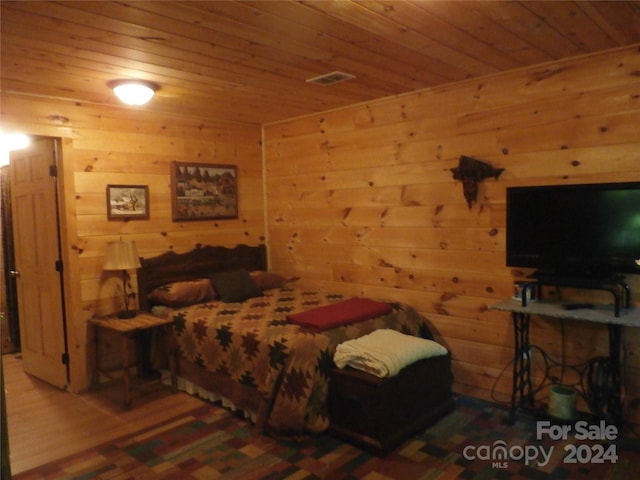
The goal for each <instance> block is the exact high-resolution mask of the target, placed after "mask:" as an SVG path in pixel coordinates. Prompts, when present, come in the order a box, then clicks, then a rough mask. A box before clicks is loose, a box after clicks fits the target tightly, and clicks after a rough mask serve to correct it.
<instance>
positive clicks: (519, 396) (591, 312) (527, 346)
mask: <svg viewBox="0 0 640 480" xmlns="http://www.w3.org/2000/svg"><path fill="white" fill-rule="evenodd" d="M491 309H492V310H501V311H506V312H511V316H512V320H513V326H514V334H515V343H514V352H513V353H514V357H513V383H512V391H511V413H510V415H509V422H512V421H514V420H515V414H516V411H517V409H518V408H521V407H524V408H533V407H534V397H535V394H536V393H537V392H538V391H540V389H541V388H542V387H543V386H546V385H541V386H540V387H538V388H537V389H536V390H534V389H533V385H532V383H533V382H532V378H531V367H532V359H531V352H532V350H531V349H532V348H534V347H535V348H536V349H537V350H539V351H540V352H543V350H542V348H540V347H537V346H535V345H533V344H532V343H531V342H530V340H529V323H530V317H531V315H540V316H543V317H547V318H551V319H554V318H555V319H558V320H564V319H567V320H574V321H584V322H593V323H598V324H601V325H606V326H607V328H608V331H609V353H608V355H607V356H605V357H595V358H592V359H590V360H589V362H588V365H589V368H588V369H587V370H585V371H584V372H582V373H581V382H580V385H579V386H580V387H581V388H577V389H576V390H577V391H578V393H580V394H581V395H583V396H584V397H585V400H587V404H588V406H589V408H590V410H591V412H592V413H593V414H594V415H595V416H596V417H597V418H600V419H606V420H609V421H611V422H612V423H613V424H615V425H620V424H621V423H622V413H623V412H622V397H621V391H622V379H623V374H622V373H623V372H622V362H621V347H622V338H623V337H624V328H625V327H635V328H640V308H633V307H631V308H627V309H625V310H624V311H622V312H621V315H620V316H619V317H614V316H612V315H611V307H610V306H608V305H594V306H593V308H585V309H578V310H567V309H565V308H563V305H562V304H561V303H559V302H553V301H546V300H541V301H537V302H533V303H531V305H529V306H526V305H522V304H521V302H520V301H519V300H513V299H508V300H505V301H502V302H500V303H498V304H496V305H492V306H491ZM543 357H544V359H545V370H546V371H545V379H550V380H552V382H553V383H556V382H555V381H553V379H552V378H551V376H550V374H549V366H548V364H547V361H546V359H547V356H546V354H543ZM561 365H562V366H566V367H571V366H570V365H564V361H563V362H562V364H561ZM574 370H575V368H574ZM585 375H586V377H585ZM583 377H584V378H583ZM595 377H598V379H599V380H597V381H593V380H594V379H595ZM583 379H584V380H586V383H587V385H586V387H584V386H583V385H584V384H583ZM585 388H586V390H585Z"/></svg>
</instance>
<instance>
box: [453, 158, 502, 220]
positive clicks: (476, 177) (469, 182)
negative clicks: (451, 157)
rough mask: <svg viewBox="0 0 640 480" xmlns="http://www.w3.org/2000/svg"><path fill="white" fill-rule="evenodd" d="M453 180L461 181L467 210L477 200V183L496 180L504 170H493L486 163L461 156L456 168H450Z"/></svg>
mask: <svg viewBox="0 0 640 480" xmlns="http://www.w3.org/2000/svg"><path fill="white" fill-rule="evenodd" d="M451 171H452V172H453V178H454V180H461V181H462V191H463V193H464V198H465V200H466V201H467V205H469V208H471V207H472V206H473V204H474V203H475V202H476V201H477V199H478V183H480V182H481V181H482V180H484V179H485V178H491V177H493V178H496V179H497V178H498V177H499V176H500V174H501V173H502V172H503V171H504V168H494V167H492V166H491V165H489V164H488V163H485V162H481V161H480V160H476V159H475V158H471V157H467V156H465V155H462V156H461V157H460V160H459V161H458V166H457V167H455V168H452V169H451Z"/></svg>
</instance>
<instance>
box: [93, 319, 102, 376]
mask: <svg viewBox="0 0 640 480" xmlns="http://www.w3.org/2000/svg"><path fill="white" fill-rule="evenodd" d="M99 331H100V327H98V326H97V325H94V326H93V338H94V342H95V344H94V348H95V349H96V351H95V354H94V356H93V358H94V362H95V364H94V365H93V388H97V387H98V385H100V348H99V347H100V342H99V341H98V332H99Z"/></svg>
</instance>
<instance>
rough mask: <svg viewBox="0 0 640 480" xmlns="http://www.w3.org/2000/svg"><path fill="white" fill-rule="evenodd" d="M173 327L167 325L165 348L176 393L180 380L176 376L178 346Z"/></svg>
mask: <svg viewBox="0 0 640 480" xmlns="http://www.w3.org/2000/svg"><path fill="white" fill-rule="evenodd" d="M172 330H173V327H172V326H171V325H165V327H164V332H163V334H164V338H165V348H166V352H167V355H168V360H169V372H170V374H171V388H172V389H173V390H174V391H175V390H177V389H178V379H177V376H176V350H177V346H176V344H175V341H174V338H173V335H172V333H173V332H172Z"/></svg>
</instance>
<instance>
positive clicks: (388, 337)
mask: <svg viewBox="0 0 640 480" xmlns="http://www.w3.org/2000/svg"><path fill="white" fill-rule="evenodd" d="M447 353H448V352H447V349H446V348H445V347H443V346H442V345H440V344H439V343H437V342H434V341H433V340H427V339H425V338H419V337H414V336H411V335H406V334H404V333H400V332H398V331H396V330H389V329H382V330H375V331H374V332H372V333H370V334H368V335H365V336H363V337H360V338H356V339H354V340H348V341H346V342H343V343H341V344H339V345H338V346H337V347H336V353H335V354H334V356H333V361H334V362H335V363H336V365H337V366H338V368H344V367H346V366H347V365H349V366H351V367H353V368H357V369H359V370H364V371H365V372H367V373H371V374H372V375H376V376H378V377H392V376H394V375H396V374H398V372H399V371H400V370H402V369H403V368H404V367H406V366H407V365H410V364H412V363H414V362H417V361H418V360H421V359H423V358H429V357H435V356H438V355H446V354H447Z"/></svg>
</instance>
